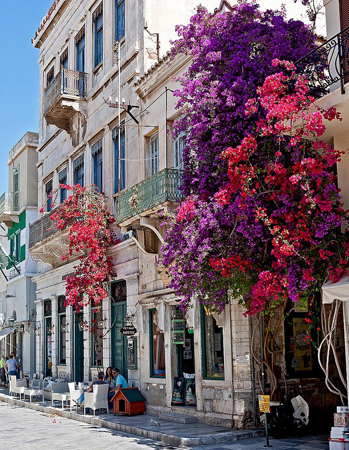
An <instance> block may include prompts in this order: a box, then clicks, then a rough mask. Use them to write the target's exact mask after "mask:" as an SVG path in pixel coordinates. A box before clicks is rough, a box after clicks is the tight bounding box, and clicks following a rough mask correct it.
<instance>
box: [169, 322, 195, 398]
mask: <svg viewBox="0 0 349 450" xmlns="http://www.w3.org/2000/svg"><path fill="white" fill-rule="evenodd" d="M177 374H178V375H177V377H176V379H175V385H177V386H178V388H176V387H175V389H174V393H173V394H174V395H173V404H177V405H181V406H188V407H193V406H196V393H195V355H194V333H193V331H192V330H188V329H187V328H185V332H184V345H177ZM176 390H179V391H180V394H179V395H178V393H177V394H176V393H175V391H176ZM181 397H182V400H181Z"/></svg>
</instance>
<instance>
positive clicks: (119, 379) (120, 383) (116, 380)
mask: <svg viewBox="0 0 349 450" xmlns="http://www.w3.org/2000/svg"><path fill="white" fill-rule="evenodd" d="M112 374H113V385H114V388H112V389H111V390H112V391H117V390H118V389H124V388H127V387H128V384H127V381H126V380H125V378H124V377H123V376H122V375H121V373H120V370H119V369H117V368H115V369H113V371H112Z"/></svg>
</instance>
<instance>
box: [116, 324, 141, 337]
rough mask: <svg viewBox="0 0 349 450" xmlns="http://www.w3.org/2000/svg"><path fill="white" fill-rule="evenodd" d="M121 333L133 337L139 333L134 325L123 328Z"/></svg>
mask: <svg viewBox="0 0 349 450" xmlns="http://www.w3.org/2000/svg"><path fill="white" fill-rule="evenodd" d="M120 333H122V334H123V335H124V336H133V335H134V334H136V333H137V330H136V328H135V327H134V326H133V325H125V326H123V327H122V328H121V330H120Z"/></svg>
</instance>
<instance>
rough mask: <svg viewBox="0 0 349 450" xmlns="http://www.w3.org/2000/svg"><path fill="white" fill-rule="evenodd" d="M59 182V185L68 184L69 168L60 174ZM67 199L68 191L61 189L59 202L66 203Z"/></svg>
mask: <svg viewBox="0 0 349 450" xmlns="http://www.w3.org/2000/svg"><path fill="white" fill-rule="evenodd" d="M58 180H59V184H65V185H66V184H67V168H65V169H63V170H62V171H61V172H59V174H58ZM66 198H67V189H66V188H62V187H61V188H60V191H59V200H60V202H61V203H63V202H64V200H66Z"/></svg>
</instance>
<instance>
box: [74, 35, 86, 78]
mask: <svg viewBox="0 0 349 450" xmlns="http://www.w3.org/2000/svg"><path fill="white" fill-rule="evenodd" d="M76 70H77V71H78V72H85V29H82V30H81V31H80V32H79V33H78V35H77V38H76Z"/></svg>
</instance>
